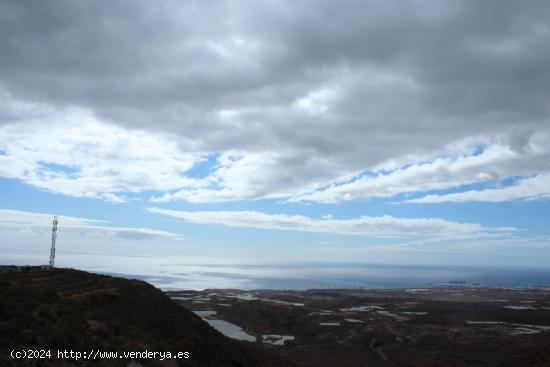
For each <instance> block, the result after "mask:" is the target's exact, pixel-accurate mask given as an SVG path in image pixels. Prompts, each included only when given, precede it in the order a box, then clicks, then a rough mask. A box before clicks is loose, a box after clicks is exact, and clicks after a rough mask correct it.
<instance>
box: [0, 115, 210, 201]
mask: <svg viewBox="0 0 550 367" xmlns="http://www.w3.org/2000/svg"><path fill="white" fill-rule="evenodd" d="M44 112H45V113H46V112H47V111H44ZM50 112H51V111H50ZM0 150H2V152H3V154H1V155H0V176H3V177H8V178H16V179H19V180H22V181H23V182H25V183H27V184H30V185H33V186H36V187H39V188H42V189H46V190H49V191H52V192H56V193H61V194H65V195H69V196H74V197H97V198H101V199H104V200H106V201H110V202H113V203H122V202H125V201H126V199H125V198H124V197H123V196H121V195H119V193H136V192H142V191H146V190H159V191H167V190H173V189H180V188H182V187H192V186H197V185H201V184H202V183H201V181H200V180H194V179H191V178H186V177H184V176H183V175H182V173H183V172H185V171H186V170H188V169H190V168H191V167H192V166H193V164H194V163H196V162H198V161H200V160H201V159H202V154H201V153H185V152H182V150H181V149H180V148H179V147H178V145H177V143H176V142H175V141H174V139H171V138H170V137H169V136H167V135H166V134H165V135H161V134H156V135H155V134H153V133H150V132H144V131H139V130H128V129H125V128H121V127H117V126H113V125H108V124H105V123H101V122H99V121H98V120H97V119H95V118H94V117H92V116H91V115H90V114H89V113H87V112H85V111H81V110H75V109H73V110H70V111H63V113H53V114H51V113H50V114H47V113H46V114H45V116H42V117H33V118H31V119H29V120H27V124H24V125H23V124H4V125H0Z"/></svg>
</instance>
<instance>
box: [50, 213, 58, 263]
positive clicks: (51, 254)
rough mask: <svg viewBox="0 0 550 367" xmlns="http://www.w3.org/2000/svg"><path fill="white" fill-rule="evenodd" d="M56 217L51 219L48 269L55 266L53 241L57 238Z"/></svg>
mask: <svg viewBox="0 0 550 367" xmlns="http://www.w3.org/2000/svg"><path fill="white" fill-rule="evenodd" d="M57 223H58V221H57V215H56V216H54V217H53V227H52V248H51V249H50V268H53V267H54V265H55V239H56V238H57Z"/></svg>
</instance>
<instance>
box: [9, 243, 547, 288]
mask: <svg viewBox="0 0 550 367" xmlns="http://www.w3.org/2000/svg"><path fill="white" fill-rule="evenodd" d="M46 260H47V257H46V256H45V255H44V253H43V252H27V253H24V254H17V255H2V258H1V259H0V263H2V264H13V265H44V264H46ZM56 265H57V266H58V267H70V268H76V269H81V270H86V271H90V272H95V273H101V274H109V275H113V276H121V277H126V278H133V279H141V280H144V281H146V282H149V283H151V284H153V285H154V286H156V287H159V288H161V289H163V290H177V289H194V290H202V289H206V288H235V289H243V290H249V289H293V290H303V289H311V288H377V289H380V288H416V287H434V286H440V285H445V284H448V283H449V282H451V283H453V282H454V284H456V282H458V284H464V285H479V286H488V287H538V286H550V270H549V269H544V268H536V267H474V266H456V265H400V264H367V263H361V264H360V263H355V264H354V263H326V262H325V263H294V264H288V263H287V264H242V263H241V264H239V263H237V262H233V263H228V262H227V261H226V260H225V261H224V260H223V259H220V258H214V257H212V258H197V257H193V258H191V257H183V256H143V255H140V256H116V255H115V256H113V255H98V254H64V255H63V256H61V257H59V258H58V259H57V262H56Z"/></svg>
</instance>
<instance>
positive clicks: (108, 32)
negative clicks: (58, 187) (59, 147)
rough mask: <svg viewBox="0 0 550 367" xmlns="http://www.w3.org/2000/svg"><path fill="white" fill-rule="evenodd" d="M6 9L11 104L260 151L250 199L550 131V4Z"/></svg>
mask: <svg viewBox="0 0 550 367" xmlns="http://www.w3.org/2000/svg"><path fill="white" fill-rule="evenodd" d="M1 3H2V12H1V13H0V50H1V53H2V57H0V87H1V88H2V89H3V91H4V92H5V93H8V94H9V95H11V98H13V99H16V100H19V101H29V102H35V103H42V104H45V105H51V106H53V107H54V108H64V107H81V108H84V109H87V110H90V111H91V112H92V113H94V114H95V115H96V116H98V117H100V118H101V119H102V120H104V121H108V122H111V123H115V124H118V125H122V126H125V127H129V128H140V129H149V130H151V131H155V132H158V131H164V132H170V133H174V134H176V135H177V136H178V137H179V138H178V139H179V142H180V146H181V147H182V149H184V150H187V151H216V152H220V151H227V150H236V151H240V152H244V153H247V152H248V153H256V154H261V155H262V158H263V159H265V160H266V163H265V165H266V167H269V172H266V173H265V175H264V177H262V178H258V177H254V178H253V179H252V178H251V180H252V181H253V182H254V185H253V186H254V187H255V190H256V193H255V194H252V196H254V195H256V196H258V195H259V196H262V195H269V193H274V192H279V193H283V192H290V191H292V190H293V189H295V188H301V189H303V188H304V187H309V186H311V185H313V186H315V185H320V184H328V183H330V182H331V180H334V179H336V178H338V177H343V176H346V175H350V174H356V173H358V172H360V171H362V170H366V169H370V168H372V167H374V166H376V165H378V164H381V163H382V162H384V161H387V160H388V159H393V158H399V157H403V156H415V155H416V156H421V155H422V154H428V153H430V152H434V151H438V150H441V149H443V148H444V147H445V146H446V145H447V144H451V143H454V142H457V141H460V140H461V139H465V138H468V137H478V136H487V137H494V136H499V137H501V139H502V141H505V142H506V143H507V144H510V145H514V146H518V144H519V145H521V146H523V147H528V146H529V141H530V139H531V137H532V136H533V135H534V134H537V133H540V132H541V131H543V132H547V131H548V126H549V124H550V122H549V119H548V117H549V116H550V111H549V109H550V106H549V105H548V103H547V96H548V95H550V48H548V47H547V46H546V45H548V44H550V28H549V26H548V19H550V4H549V3H548V2H547V1H526V2H517V1H496V0H495V1H473V0H472V1H437V2H428V1H398V2H382V1H346V2H344V3H342V2H337V1H301V2H297V3H296V2H281V1H267V2H261V3H260V2H252V1H251V2H230V1H227V2H211V1H196V2H193V1H188V2H176V1H174V2H170V1H166V2H160V3H153V2H150V1H109V2H99V1H97V2H89V1H43V2H24V1H2V2H1ZM308 96H309V97H308ZM300 101H302V102H303V103H302V104H301V105H300ZM300 106H301V107H300ZM304 106H305V107H304ZM302 107H303V108H302ZM224 111H225V112H227V113H226V114H227V116H229V117H226V118H223V116H222V115H223V113H224ZM0 116H2V118H3V120H2V121H0V123H7V122H13V121H14V119H15V117H14V118H11V117H10V116H12V114H10V111H0ZM518 131H520V132H521V134H519V135H518ZM519 151H521V150H519ZM524 151H525V149H524ZM269 159H271V161H269ZM537 169H538V168H537ZM532 173H536V172H532ZM252 181H251V182H252Z"/></svg>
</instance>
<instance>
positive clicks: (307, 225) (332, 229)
mask: <svg viewBox="0 0 550 367" xmlns="http://www.w3.org/2000/svg"><path fill="white" fill-rule="evenodd" d="M147 211H149V212H151V213H157V214H161V215H166V216H169V217H173V218H179V219H183V220H185V221H188V222H192V223H200V224H217V225H224V226H229V227H246V228H261V229H271V230H285V231H288V230H292V231H304V232H319V233H337V234H345V235H361V236H371V237H414V236H425V237H430V238H449V239H457V238H467V237H470V236H477V237H483V236H494V235H497V236H498V235H503V234H507V233H510V232H513V231H515V230H516V229H515V228H509V227H507V228H504V227H503V228H487V227H484V226H482V225H480V224H476V223H458V222H453V221H448V220H444V219H439V218H413V219H410V218H396V217H393V216H389V215H384V216H381V217H369V216H362V217H359V218H355V219H332V218H322V219H316V218H309V217H305V216H301V215H287V214H268V213H262V212H257V211H196V212H190V211H179V210H170V209H160V208H156V207H152V208H148V209H147Z"/></svg>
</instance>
